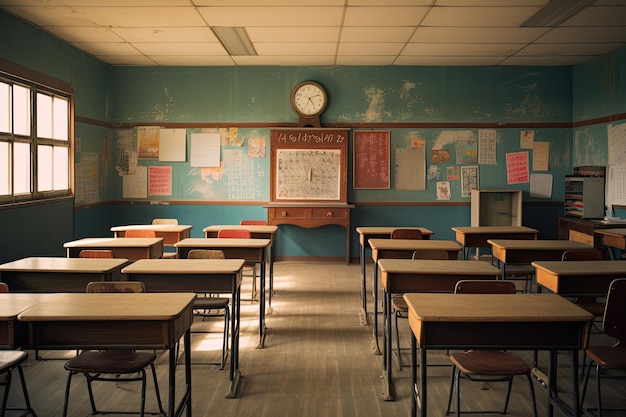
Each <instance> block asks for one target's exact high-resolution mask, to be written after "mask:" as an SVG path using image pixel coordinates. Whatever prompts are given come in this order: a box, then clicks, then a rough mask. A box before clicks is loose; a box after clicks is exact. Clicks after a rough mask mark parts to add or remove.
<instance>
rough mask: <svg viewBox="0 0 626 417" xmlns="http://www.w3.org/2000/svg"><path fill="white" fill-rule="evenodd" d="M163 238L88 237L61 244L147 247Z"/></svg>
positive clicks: (87, 246) (80, 246)
mask: <svg viewBox="0 0 626 417" xmlns="http://www.w3.org/2000/svg"><path fill="white" fill-rule="evenodd" d="M162 240H163V238H162V237H134V238H124V237H88V238H83V239H78V240H73V241H71V242H65V243H64V244H63V247H64V248H99V247H103V246H106V247H110V248H135V247H136V248H142V247H148V246H152V245H156V244H157V243H159V242H161V241H162Z"/></svg>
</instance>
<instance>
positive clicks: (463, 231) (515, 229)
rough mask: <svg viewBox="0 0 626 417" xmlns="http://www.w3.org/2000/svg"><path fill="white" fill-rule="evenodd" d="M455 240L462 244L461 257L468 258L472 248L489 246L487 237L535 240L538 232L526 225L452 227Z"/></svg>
mask: <svg viewBox="0 0 626 417" xmlns="http://www.w3.org/2000/svg"><path fill="white" fill-rule="evenodd" d="M452 231H453V232H455V233H456V241H457V242H459V243H460V244H461V245H462V246H463V258H464V259H469V255H470V250H471V249H472V248H476V249H478V248H482V247H489V246H491V245H490V244H489V242H488V240H489V239H520V240H521V239H526V240H535V239H537V234H538V233H539V232H538V231H537V230H536V229H532V228H530V227H526V226H471V227H453V228H452Z"/></svg>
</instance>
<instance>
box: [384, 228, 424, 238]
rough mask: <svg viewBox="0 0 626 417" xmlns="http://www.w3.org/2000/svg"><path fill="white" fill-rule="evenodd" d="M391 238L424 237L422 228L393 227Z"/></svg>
mask: <svg viewBox="0 0 626 417" xmlns="http://www.w3.org/2000/svg"><path fill="white" fill-rule="evenodd" d="M390 238H391V239H414V240H421V239H422V238H423V237H422V231H421V230H420V229H393V230H392V231H391V236H390Z"/></svg>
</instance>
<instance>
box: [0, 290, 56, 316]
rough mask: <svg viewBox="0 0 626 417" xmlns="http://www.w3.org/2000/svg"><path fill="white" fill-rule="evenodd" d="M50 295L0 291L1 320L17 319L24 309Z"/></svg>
mask: <svg viewBox="0 0 626 417" xmlns="http://www.w3.org/2000/svg"><path fill="white" fill-rule="evenodd" d="M49 296H50V294H22V293H0V320H13V319H16V318H17V316H18V314H20V313H21V312H22V311H24V310H26V309H28V308H29V307H31V306H33V305H35V304H37V303H39V302H41V301H43V300H44V299H45V298H46V297H49Z"/></svg>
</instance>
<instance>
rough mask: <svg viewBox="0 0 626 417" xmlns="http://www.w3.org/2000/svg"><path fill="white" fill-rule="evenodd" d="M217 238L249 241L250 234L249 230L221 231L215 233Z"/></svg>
mask: <svg viewBox="0 0 626 417" xmlns="http://www.w3.org/2000/svg"><path fill="white" fill-rule="evenodd" d="M217 237H220V238H221V237H226V238H231V239H232V238H234V239H250V238H252V233H250V231H249V230H243V229H222V230H220V231H218V232H217Z"/></svg>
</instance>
